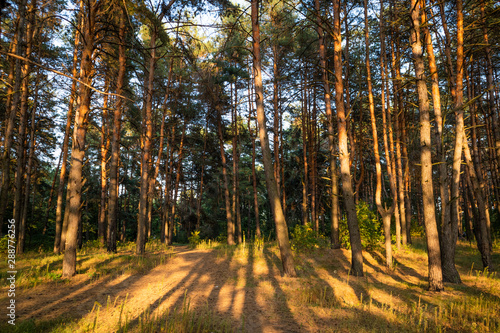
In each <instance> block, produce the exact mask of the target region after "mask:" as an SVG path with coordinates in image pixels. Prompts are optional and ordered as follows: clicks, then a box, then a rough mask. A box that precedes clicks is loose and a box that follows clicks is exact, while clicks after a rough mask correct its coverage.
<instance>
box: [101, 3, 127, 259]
mask: <svg viewBox="0 0 500 333" xmlns="http://www.w3.org/2000/svg"><path fill="white" fill-rule="evenodd" d="M118 10H119V11H120V27H119V31H118V43H119V44H118V77H117V82H116V94H117V95H122V93H123V86H124V84H125V82H124V81H125V71H126V67H127V60H126V55H125V22H126V21H125V20H126V16H125V15H126V14H125V10H124V8H122V7H121V6H120V7H119V9H118ZM123 105H124V100H123V98H121V97H118V98H117V100H116V105H115V109H114V112H113V134H112V135H113V136H112V139H111V156H110V160H109V199H108V225H107V239H106V248H107V251H108V252H116V238H117V228H118V226H117V213H118V194H119V193H118V180H119V167H118V164H119V162H120V132H121V126H122V112H123ZM122 223H123V225H124V226H125V221H123V222H122ZM123 229H125V228H123ZM123 235H125V230H123V232H122V237H123Z"/></svg>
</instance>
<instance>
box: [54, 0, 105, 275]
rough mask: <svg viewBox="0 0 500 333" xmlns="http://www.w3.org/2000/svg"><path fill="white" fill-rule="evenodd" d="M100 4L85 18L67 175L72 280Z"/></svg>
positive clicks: (66, 266)
mask: <svg viewBox="0 0 500 333" xmlns="http://www.w3.org/2000/svg"><path fill="white" fill-rule="evenodd" d="M98 6H99V3H96V2H95V1H92V2H90V3H88V8H87V9H86V10H87V11H88V12H87V15H85V16H84V21H85V23H84V29H83V34H84V36H83V38H82V41H83V49H82V60H81V65H80V68H81V80H82V81H83V82H84V83H85V84H83V83H81V84H80V92H79V93H80V107H79V108H78V111H77V114H76V117H75V126H74V134H73V151H72V154H71V170H70V173H69V183H70V185H69V189H68V190H69V191H70V194H69V207H68V208H67V209H68V210H69V213H68V230H67V232H66V244H65V250H64V258H63V273H62V275H63V277H71V276H73V275H75V273H76V247H77V241H78V239H77V238H78V226H79V222H80V206H81V195H82V185H83V182H82V169H83V160H84V157H85V137H86V134H87V127H88V120H89V119H88V115H89V112H90V99H91V90H90V88H89V87H88V86H87V85H90V84H91V83H92V75H93V63H92V54H93V51H94V33H95V30H94V29H95V18H96V12H97V10H98Z"/></svg>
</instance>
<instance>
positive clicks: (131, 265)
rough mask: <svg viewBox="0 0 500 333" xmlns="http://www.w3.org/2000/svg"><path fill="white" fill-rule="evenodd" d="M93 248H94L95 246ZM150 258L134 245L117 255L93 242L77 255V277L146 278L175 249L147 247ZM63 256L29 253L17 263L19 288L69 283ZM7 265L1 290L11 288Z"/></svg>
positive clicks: (0, 273) (0, 270) (2, 266)
mask: <svg viewBox="0 0 500 333" xmlns="http://www.w3.org/2000/svg"><path fill="white" fill-rule="evenodd" d="M92 245H94V246H92ZM146 252H147V254H146V255H144V256H137V255H135V254H134V253H135V243H132V242H129V243H122V244H119V246H118V253H108V252H107V251H106V249H104V248H101V247H99V246H96V245H95V244H94V242H92V243H91V245H89V244H85V245H84V246H83V247H82V249H81V250H80V251H78V255H77V264H76V267H77V274H87V275H88V276H89V277H90V278H91V279H92V280H99V279H100V278H102V277H109V276H112V277H114V276H118V275H125V274H130V275H131V274H144V273H147V272H149V271H150V270H151V269H152V268H154V267H156V266H158V265H162V264H164V263H166V262H167V261H168V260H169V259H170V258H171V257H172V256H173V247H168V246H165V245H164V244H161V243H160V242H159V241H158V240H155V241H151V242H148V243H147V244H146ZM62 260H63V255H62V254H59V255H57V254H52V253H38V252H28V253H26V254H23V255H22V256H20V258H18V260H17V262H16V271H17V274H16V287H17V288H24V289H29V288H34V287H36V286H37V285H40V284H44V283H55V284H58V283H61V282H63V283H64V282H67V280H66V279H62V278H61V276H62ZM7 271H8V269H7V261H1V262H0V287H5V286H7V285H8V281H7V280H6V277H7V275H8V273H7Z"/></svg>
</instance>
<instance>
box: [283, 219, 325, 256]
mask: <svg viewBox="0 0 500 333" xmlns="http://www.w3.org/2000/svg"><path fill="white" fill-rule="evenodd" d="M291 237H292V240H291V246H292V250H294V251H297V252H304V251H311V250H314V249H320V248H328V247H329V245H330V243H329V241H328V238H326V237H325V236H323V235H321V234H319V233H317V232H316V231H314V230H313V229H312V227H311V224H310V223H307V224H306V225H300V224H297V225H295V228H294V229H293V231H292V234H291Z"/></svg>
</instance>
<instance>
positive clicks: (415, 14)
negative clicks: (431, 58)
mask: <svg viewBox="0 0 500 333" xmlns="http://www.w3.org/2000/svg"><path fill="white" fill-rule="evenodd" d="M417 1H418V0H411V7H410V13H411V18H412V22H413V26H412V31H411V47H412V54H413V61H414V63H415V76H416V81H417V93H418V108H419V111H420V147H421V151H420V163H421V184H422V197H423V210H424V224H425V230H426V239H427V253H428V260H429V290H431V291H441V290H443V289H444V287H443V273H442V269H441V250H440V247H439V236H438V231H437V223H436V212H435V206H434V204H435V202H434V192H433V185H432V160H431V126H430V114H429V100H428V99H427V86H426V83H425V79H426V77H425V73H424V58H423V54H422V43H421V42H420V6H419V3H418V2H417Z"/></svg>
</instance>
